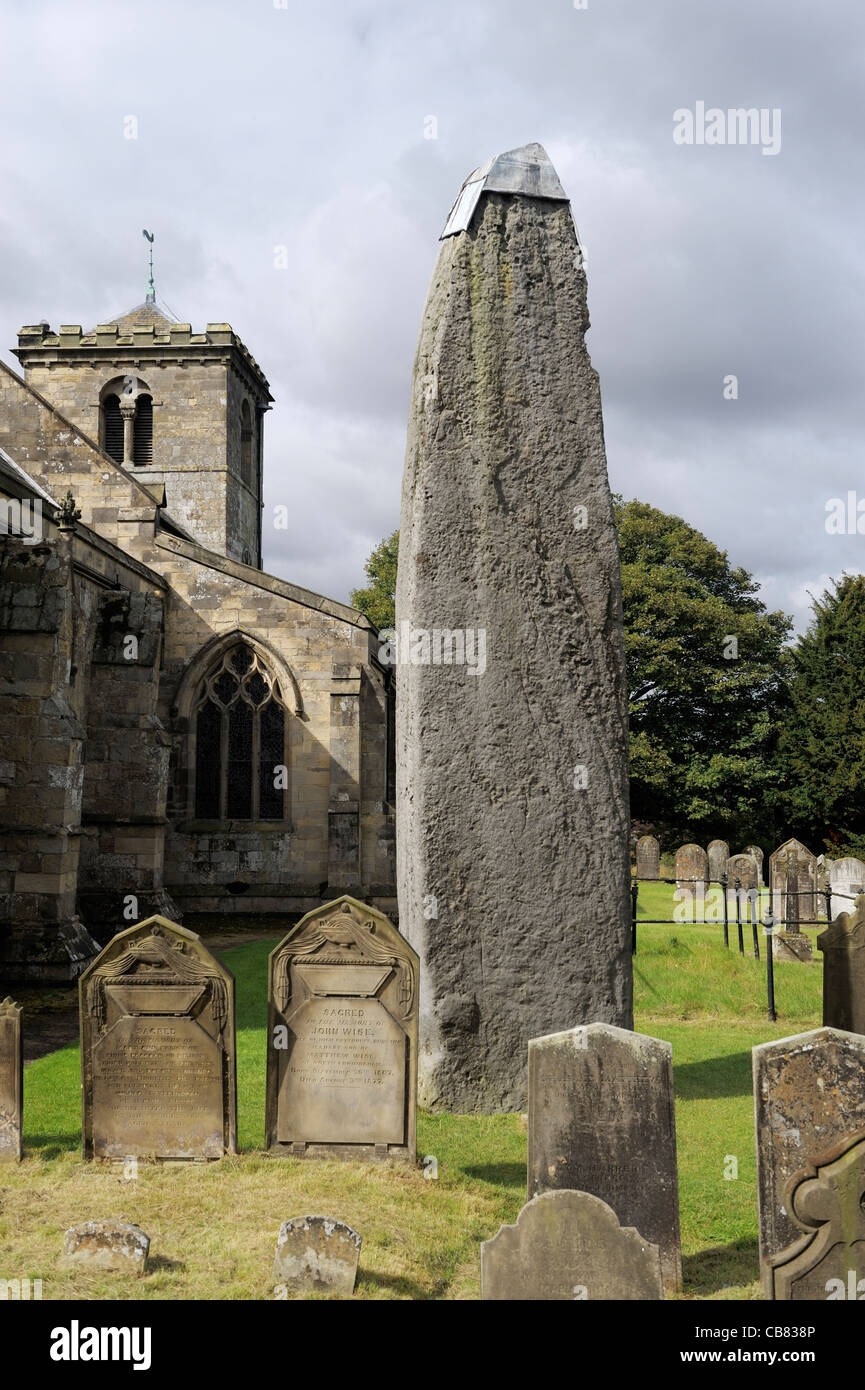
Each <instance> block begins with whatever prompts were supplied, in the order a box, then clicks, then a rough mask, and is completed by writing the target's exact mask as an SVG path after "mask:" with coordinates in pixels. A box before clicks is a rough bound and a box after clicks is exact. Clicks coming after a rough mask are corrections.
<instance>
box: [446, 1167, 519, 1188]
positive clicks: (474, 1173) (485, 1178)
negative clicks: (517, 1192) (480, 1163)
mask: <svg viewBox="0 0 865 1390" xmlns="http://www.w3.org/2000/svg"><path fill="white" fill-rule="evenodd" d="M462 1171H463V1172H464V1173H465V1174H466V1176H467V1177H469V1178H480V1180H481V1182H491V1183H494V1184H495V1186H496V1187H522V1188H525V1185H526V1165H525V1164H524V1163H488V1164H486V1165H485V1166H484V1167H482V1168H463V1170H462Z"/></svg>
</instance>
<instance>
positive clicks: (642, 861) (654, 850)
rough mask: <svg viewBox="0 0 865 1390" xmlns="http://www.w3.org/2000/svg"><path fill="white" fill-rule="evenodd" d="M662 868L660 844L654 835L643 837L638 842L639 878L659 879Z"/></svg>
mask: <svg viewBox="0 0 865 1390" xmlns="http://www.w3.org/2000/svg"><path fill="white" fill-rule="evenodd" d="M660 866H661V846H660V844H659V843H658V841H657V840H656V839H655V837H654V835H641V836H640V838H639V840H638V841H637V878H657V877H658V873H659V872H660Z"/></svg>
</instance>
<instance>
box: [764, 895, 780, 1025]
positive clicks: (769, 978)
mask: <svg viewBox="0 0 865 1390" xmlns="http://www.w3.org/2000/svg"><path fill="white" fill-rule="evenodd" d="M763 925H764V928H765V931H766V998H767V1001H768V1004H769V1022H770V1023H775V1022H776V1021H777V1018H778V1015H777V1014H776V1012H775V972H774V970H773V968H772V967H773V964H774V962H773V951H772V931H773V929H774V926H775V918H774V917H773V916H772V913H771V910H770V911H769V912H767V913H766V916H765V917H764V918H763Z"/></svg>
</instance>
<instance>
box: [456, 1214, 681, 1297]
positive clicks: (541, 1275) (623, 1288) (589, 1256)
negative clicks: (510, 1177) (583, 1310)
mask: <svg viewBox="0 0 865 1390" xmlns="http://www.w3.org/2000/svg"><path fill="white" fill-rule="evenodd" d="M663 1297H664V1281H663V1278H662V1274H661V1257H660V1252H659V1250H658V1247H657V1245H651V1244H650V1243H649V1241H647V1240H644V1239H643V1237H642V1236H641V1235H640V1233H639V1231H635V1230H633V1228H632V1227H622V1226H620V1225H619V1221H618V1218H617V1216H616V1213H615V1212H614V1211H613V1209H612V1207H610V1206H608V1205H607V1203H606V1202H602V1201H601V1200H600V1199H599V1198H598V1197H592V1196H591V1195H590V1193H588V1192H571V1191H567V1190H566V1191H562V1192H542V1193H540V1194H539V1195H538V1196H537V1197H533V1198H532V1200H531V1201H530V1202H527V1203H526V1205H525V1206H524V1207H523V1209H522V1211H521V1212H520V1214H519V1216H518V1217H517V1221H516V1225H515V1226H502V1227H501V1228H500V1230H499V1232H498V1235H495V1236H493V1238H492V1240H485V1241H484V1242H483V1243H482V1245H481V1298H483V1299H507V1300H510V1301H513V1302H522V1301H527V1302H528V1301H534V1302H537V1301H539V1300H554V1299H555V1300H571V1301H572V1300H574V1299H621V1300H629V1301H634V1300H636V1299H661V1298H663Z"/></svg>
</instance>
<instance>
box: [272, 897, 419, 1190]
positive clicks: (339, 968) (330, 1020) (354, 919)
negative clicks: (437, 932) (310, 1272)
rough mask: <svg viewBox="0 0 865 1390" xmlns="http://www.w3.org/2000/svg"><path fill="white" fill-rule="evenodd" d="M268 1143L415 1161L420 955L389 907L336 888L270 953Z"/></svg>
mask: <svg viewBox="0 0 865 1390" xmlns="http://www.w3.org/2000/svg"><path fill="white" fill-rule="evenodd" d="M268 1004H269V1013H268V1017H269V1022H268V1049H267V1146H268V1148H269V1149H270V1150H271V1152H275V1153H280V1154H283V1155H284V1156H287V1157H291V1158H352V1159H387V1158H399V1159H407V1160H409V1161H410V1162H414V1160H415V1157H416V1147H417V1146H416V1128H417V1037H418V958H417V956H416V955H415V953H414V951H413V950H412V948H411V947H410V946H409V944H408V942H406V941H404V940H403V938H402V937H401V936H400V934H399V932H398V931H397V929H396V927H395V926H393V924H392V923H391V922H389V921H388V919H387V917H385V916H384V914H383V913H381V912H377V911H376V910H375V909H374V908H372V907H367V906H366V904H365V903H361V902H358V901H357V900H356V899H355V898H349V897H343V898H338V899H337V900H336V901H335V902H330V903H326V904H325V905H324V906H323V907H317V908H315V909H314V910H313V911H312V912H309V913H307V915H306V916H305V917H304V918H302V920H301V921H300V922H298V923H297V925H296V926H295V927H292V929H291V931H290V932H289V933H288V935H287V936H286V937H284V938H283V940H282V941H281V942H280V943H279V945H278V946H277V947H276V949H275V950H274V951H273V952H272V953H271V956H270V965H269V973H268Z"/></svg>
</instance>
